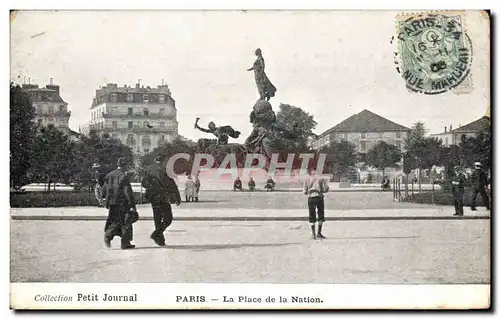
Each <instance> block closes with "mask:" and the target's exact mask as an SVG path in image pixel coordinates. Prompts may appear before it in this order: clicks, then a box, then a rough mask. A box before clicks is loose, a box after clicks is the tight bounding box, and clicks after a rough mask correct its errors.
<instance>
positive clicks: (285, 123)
mask: <svg viewBox="0 0 500 319" xmlns="http://www.w3.org/2000/svg"><path fill="white" fill-rule="evenodd" d="M316 124H317V123H316V121H314V119H313V116H312V115H310V114H309V113H307V112H306V111H304V110H303V109H301V108H300V107H296V106H292V105H288V104H280V110H279V111H278V114H277V115H276V123H275V124H274V129H275V133H276V138H277V140H279V142H280V147H281V148H285V149H286V150H296V149H298V148H304V149H308V147H307V142H308V138H309V137H310V136H311V135H314V134H313V133H312V131H313V129H314V128H315V127H316Z"/></svg>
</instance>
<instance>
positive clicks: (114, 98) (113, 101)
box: [111, 93, 118, 103]
mask: <svg viewBox="0 0 500 319" xmlns="http://www.w3.org/2000/svg"><path fill="white" fill-rule="evenodd" d="M111 102H112V103H116V102H118V97H117V95H116V93H111Z"/></svg>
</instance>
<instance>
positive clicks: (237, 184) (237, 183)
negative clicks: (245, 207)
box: [233, 176, 243, 191]
mask: <svg viewBox="0 0 500 319" xmlns="http://www.w3.org/2000/svg"><path fill="white" fill-rule="evenodd" d="M237 190H239V191H242V190H243V185H242V183H241V179H240V177H239V176H238V177H236V180H235V181H234V184H233V191H237Z"/></svg>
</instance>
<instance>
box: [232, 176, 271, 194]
mask: <svg viewBox="0 0 500 319" xmlns="http://www.w3.org/2000/svg"><path fill="white" fill-rule="evenodd" d="M275 187H276V183H275V182H274V181H273V179H272V178H271V177H269V178H268V180H267V181H266V185H265V186H264V189H265V190H266V191H273V190H274V188H275ZM248 189H249V190H250V191H254V190H255V180H254V179H253V177H250V180H249V181H248ZM233 191H243V183H242V182H241V179H240V177H239V176H238V177H236V179H235V180H234V183H233Z"/></svg>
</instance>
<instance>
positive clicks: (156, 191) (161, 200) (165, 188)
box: [142, 155, 181, 246]
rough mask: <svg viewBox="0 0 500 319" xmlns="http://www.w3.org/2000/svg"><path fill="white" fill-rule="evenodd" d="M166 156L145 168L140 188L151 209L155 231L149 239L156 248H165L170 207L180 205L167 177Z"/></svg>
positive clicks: (161, 156)
mask: <svg viewBox="0 0 500 319" xmlns="http://www.w3.org/2000/svg"><path fill="white" fill-rule="evenodd" d="M166 164H167V160H166V156H165V155H160V156H157V157H156V158H155V159H154V163H153V164H151V165H150V166H148V167H147V168H146V171H145V172H144V178H143V180H142V187H144V188H145V189H146V198H147V199H148V200H149V201H150V202H151V206H152V207H153V219H154V224H155V230H154V231H153V233H152V234H151V236H150V238H151V239H152V240H154V242H155V243H156V244H157V245H158V246H165V236H164V234H163V233H164V232H165V230H166V229H167V227H168V226H170V224H172V220H173V216H172V206H171V205H170V203H175V204H176V205H177V206H179V205H180V203H181V195H180V193H179V189H178V187H177V184H176V183H175V181H174V180H173V179H172V178H170V177H169V176H168V175H167V172H166Z"/></svg>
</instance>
